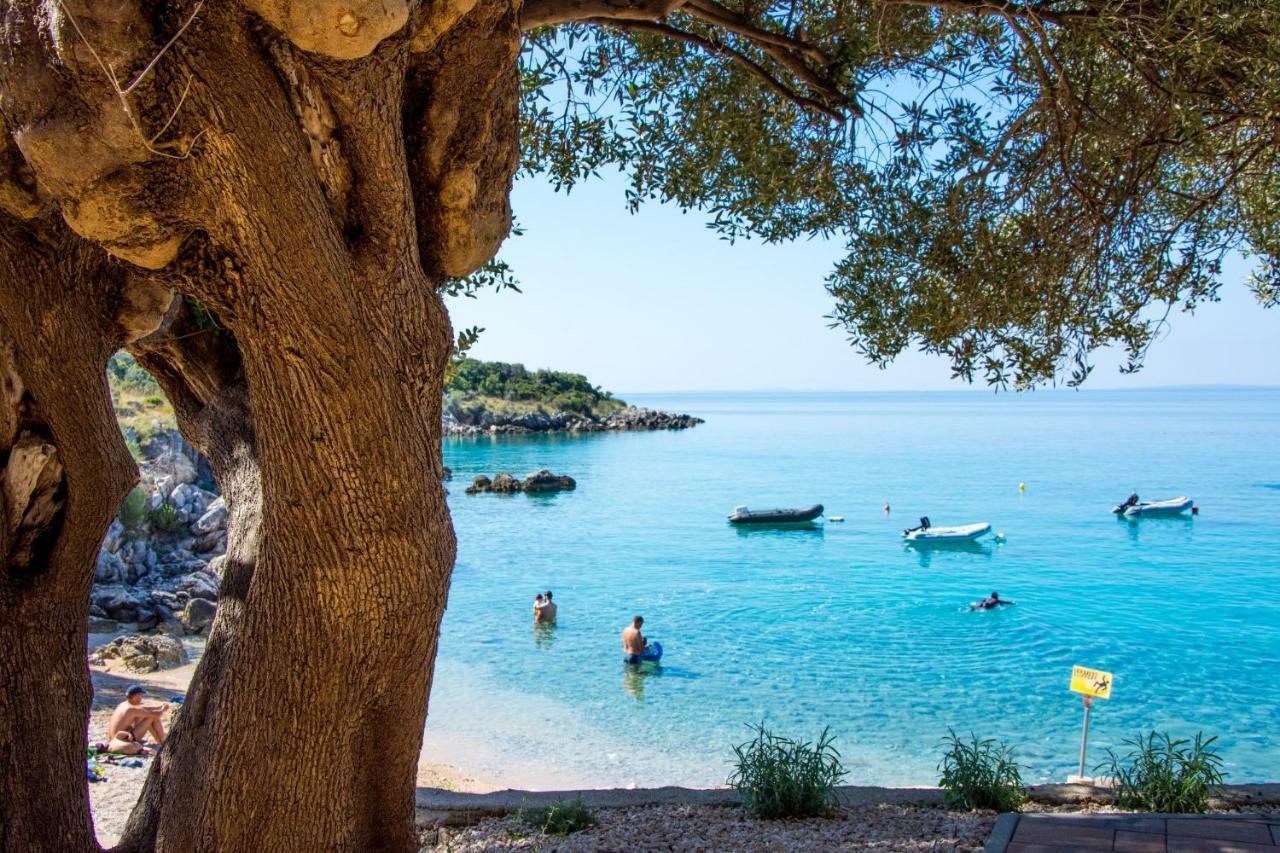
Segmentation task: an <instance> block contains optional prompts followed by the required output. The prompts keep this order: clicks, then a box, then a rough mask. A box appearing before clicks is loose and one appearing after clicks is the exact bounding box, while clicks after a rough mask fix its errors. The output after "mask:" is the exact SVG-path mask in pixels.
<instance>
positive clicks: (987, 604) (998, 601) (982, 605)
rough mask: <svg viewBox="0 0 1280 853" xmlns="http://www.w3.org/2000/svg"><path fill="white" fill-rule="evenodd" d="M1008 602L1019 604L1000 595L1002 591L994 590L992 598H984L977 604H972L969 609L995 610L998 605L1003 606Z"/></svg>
mask: <svg viewBox="0 0 1280 853" xmlns="http://www.w3.org/2000/svg"><path fill="white" fill-rule="evenodd" d="M1006 604H1008V605H1014V604H1017V602H1016V601H1006V600H1005V599H1003V598H1001V597H1000V593H998V592H993V593H991V597H990V598H984V599H982V601H979V602H977V603H975V604H970V605H969V609H970V610H995V609H996V608H997V607H1001V606H1003V605H1006Z"/></svg>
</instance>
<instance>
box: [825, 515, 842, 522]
mask: <svg viewBox="0 0 1280 853" xmlns="http://www.w3.org/2000/svg"><path fill="white" fill-rule="evenodd" d="M827 521H844V516H843V515H828V516H827Z"/></svg>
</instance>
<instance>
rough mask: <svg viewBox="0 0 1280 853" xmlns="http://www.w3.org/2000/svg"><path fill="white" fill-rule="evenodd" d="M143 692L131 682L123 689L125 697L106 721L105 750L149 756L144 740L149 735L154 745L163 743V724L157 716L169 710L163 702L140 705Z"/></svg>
mask: <svg viewBox="0 0 1280 853" xmlns="http://www.w3.org/2000/svg"><path fill="white" fill-rule="evenodd" d="M146 696H147V691H146V690H144V689H143V688H142V686H141V685H138V684H135V685H133V686H132V687H130V688H129V689H128V690H126V691H125V700H124V701H123V702H121V703H120V704H119V705H117V706H116V709H115V710H114V711H112V712H111V719H110V720H109V721H108V722H107V740H108V741H109V743H108V744H107V752H117V753H120V754H121V755H149V754H150V752H151V750H150V748H149V747H148V746H147V744H146V741H145V740H144V739H145V738H146V736H147V735H151V737H153V738H154V739H155V742H156V743H157V744H161V743H164V724H163V723H161V722H160V715H161V714H163V713H164V712H165V711H167V710H169V706H168V704H167V703H164V702H159V703H156V704H150V705H144V704H143V700H144V699H146Z"/></svg>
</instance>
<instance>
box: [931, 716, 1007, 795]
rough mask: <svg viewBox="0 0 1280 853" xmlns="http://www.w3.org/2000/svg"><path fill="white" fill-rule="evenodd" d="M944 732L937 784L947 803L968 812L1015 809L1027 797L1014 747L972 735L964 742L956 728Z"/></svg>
mask: <svg viewBox="0 0 1280 853" xmlns="http://www.w3.org/2000/svg"><path fill="white" fill-rule="evenodd" d="M947 731H948V732H949V733H950V734H949V736H948V737H945V738H943V739H942V744H943V746H944V747H946V751H945V752H943V754H942V760H941V761H940V762H938V772H939V773H941V774H942V778H941V779H940V780H939V782H938V786H939V787H940V788H942V789H943V790H944V791H946V796H947V804H948V805H950V806H951V807H952V808H964V809H968V810H970V811H978V810H979V809H991V810H992V811H997V812H1011V811H1017V810H1018V808H1019V807H1020V806H1021V805H1022V803H1023V801H1024V800H1025V799H1026V789H1025V788H1024V787H1023V784H1022V774H1021V773H1020V772H1019V771H1018V765H1017V764H1016V763H1015V762H1014V760H1013V748H1012V747H1009V746H1006V745H1004V744H1003V743H1000V744H997V743H996V742H995V741H994V740H992V739H991V738H987V739H986V740H980V739H979V738H978V736H977V735H974V734H971V735H970V736H969V737H970V739H969V740H968V741H967V742H966V741H964V740H961V739H960V736H959V735H957V734H956V733H955V730H953V729H948V730H947Z"/></svg>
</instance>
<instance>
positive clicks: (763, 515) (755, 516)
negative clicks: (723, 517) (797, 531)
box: [729, 504, 822, 524]
mask: <svg viewBox="0 0 1280 853" xmlns="http://www.w3.org/2000/svg"><path fill="white" fill-rule="evenodd" d="M820 515H822V504H814V505H813V506H806V507H801V508H799V509H747V508H746V507H745V506H739V507H734V509H733V514H732V515H730V516H729V523H730V524H801V523H803V522H806V521H813V520H814V519H815V518H817V517H818V516H820Z"/></svg>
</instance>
